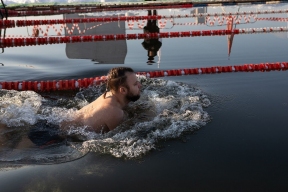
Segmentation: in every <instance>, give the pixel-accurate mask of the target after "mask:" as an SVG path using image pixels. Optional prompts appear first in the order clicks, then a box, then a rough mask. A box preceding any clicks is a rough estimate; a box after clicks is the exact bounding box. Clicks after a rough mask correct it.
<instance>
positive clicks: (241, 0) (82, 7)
mask: <svg viewBox="0 0 288 192" xmlns="http://www.w3.org/2000/svg"><path fill="white" fill-rule="evenodd" d="M279 3H287V1H271V0H262V1H261V0H234V1H233V2H232V1H227V0H224V1H221V0H218V1H215V0H213V1H209V0H206V1H202V2H201V1H198V2H195V1H170V2H169V1H168V2H167V1H163V2H162V1H150V2H145V3H143V2H141V3H137V2H130V3H129V2H128V3H118V2H116V3H99V4H79V5H48V6H43V5H42V6H41V5H33V6H25V5H23V6H19V7H9V6H8V7H7V9H8V15H7V16H9V17H16V16H39V15H58V14H69V13H88V12H99V11H116V10H137V9H140V10H143V9H171V8H192V7H209V6H233V5H252V4H279ZM0 11H1V12H2V14H3V15H4V16H6V12H5V11H4V10H3V9H2V10H0Z"/></svg>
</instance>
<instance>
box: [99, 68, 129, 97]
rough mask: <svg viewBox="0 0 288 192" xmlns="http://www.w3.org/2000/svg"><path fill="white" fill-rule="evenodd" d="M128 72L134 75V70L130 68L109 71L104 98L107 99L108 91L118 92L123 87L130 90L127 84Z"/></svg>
mask: <svg viewBox="0 0 288 192" xmlns="http://www.w3.org/2000/svg"><path fill="white" fill-rule="evenodd" d="M126 72H131V73H134V70H133V69H132V68H130V67H115V68H112V69H110V70H109V72H108V74H107V84H106V91H105V93H104V98H105V97H106V93H107V92H108V90H109V91H111V90H113V91H117V90H118V89H119V87H120V86H121V85H124V86H125V87H127V88H128V86H127V84H126V79H127V76H126Z"/></svg>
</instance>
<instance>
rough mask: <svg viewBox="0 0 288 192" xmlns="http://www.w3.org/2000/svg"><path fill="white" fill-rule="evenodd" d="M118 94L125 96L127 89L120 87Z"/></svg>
mask: <svg viewBox="0 0 288 192" xmlns="http://www.w3.org/2000/svg"><path fill="white" fill-rule="evenodd" d="M119 91H120V93H122V94H126V93H127V88H126V87H120V90H119Z"/></svg>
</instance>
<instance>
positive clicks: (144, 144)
mask: <svg viewBox="0 0 288 192" xmlns="http://www.w3.org/2000/svg"><path fill="white" fill-rule="evenodd" d="M138 78H139V81H140V82H141V83H142V85H143V92H142V95H141V98H140V99H139V100H138V101H137V102H134V103H131V104H129V106H128V109H127V113H128V116H129V118H128V120H127V121H126V122H124V123H122V124H121V125H120V126H118V127H117V128H116V129H114V130H113V131H110V132H108V133H106V134H97V133H94V132H91V131H89V129H88V127H86V126H82V127H79V126H74V127H73V126H70V128H69V129H67V130H66V131H67V134H68V135H77V136H79V137H81V139H82V140H84V142H83V144H82V145H80V146H78V145H75V148H77V150H79V152H81V154H86V152H87V151H94V152H98V153H107V154H111V155H113V156H115V157H126V158H134V157H139V156H141V155H144V154H146V153H147V152H149V151H151V150H152V149H154V148H155V147H156V146H157V142H158V141H159V140H162V139H172V138H177V137H180V136H181V135H182V134H184V133H186V132H192V131H195V130H198V129H200V128H201V127H202V126H204V125H205V124H206V123H207V122H208V121H209V120H210V117H209V115H208V113H207V112H206V111H204V110H203V107H208V106H209V105H210V104H211V103H210V101H209V99H208V98H207V96H206V95H205V94H203V93H202V91H201V90H199V89H196V88H194V87H192V86H189V85H187V84H184V83H177V82H174V81H166V80H161V79H150V78H146V77H144V76H138ZM104 90H105V86H104V85H101V86H97V87H89V88H87V89H84V90H82V91H80V92H79V93H78V94H77V95H76V97H75V98H70V99H66V100H65V99H58V100H57V102H56V101H53V100H52V101H50V100H49V99H44V98H42V97H41V96H40V95H38V94H37V93H35V92H31V91H26V92H24V91H23V92H17V91H3V90H0V101H1V102H0V105H1V111H0V117H1V123H4V124H6V125H8V126H13V127H17V126H22V125H23V124H24V125H25V124H29V125H33V124H35V123H36V122H37V121H38V120H46V121H47V122H48V123H50V124H55V125H58V124H60V123H61V122H63V121H65V120H68V121H69V120H71V119H73V118H74V117H75V114H76V113H75V112H76V111H77V110H76V108H81V107H83V106H84V105H86V104H87V103H89V102H92V101H93V100H95V99H96V98H97V97H98V96H99V95H101V94H102V92H103V91H104Z"/></svg>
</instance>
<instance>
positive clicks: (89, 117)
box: [78, 92, 124, 132]
mask: <svg viewBox="0 0 288 192" xmlns="http://www.w3.org/2000/svg"><path fill="white" fill-rule="evenodd" d="M78 114H79V118H80V119H81V121H82V123H83V124H84V125H87V126H89V127H91V128H92V129H93V130H94V131H96V132H108V131H110V130H112V129H114V128H115V127H117V125H118V124H120V123H121V121H122V120H123V118H124V112H123V110H122V109H121V108H120V107H119V106H118V105H117V102H116V99H115V98H114V97H113V95H112V93H111V92H109V94H106V97H105V98H104V96H103V95H101V96H100V97H99V98H98V99H96V100H95V101H93V102H92V103H90V104H89V105H87V106H85V107H83V108H82V109H80V110H79V111H78Z"/></svg>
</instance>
